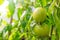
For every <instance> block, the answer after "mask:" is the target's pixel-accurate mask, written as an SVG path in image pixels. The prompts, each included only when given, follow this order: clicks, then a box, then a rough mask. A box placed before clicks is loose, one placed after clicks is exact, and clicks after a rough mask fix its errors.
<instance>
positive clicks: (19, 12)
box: [17, 8, 23, 19]
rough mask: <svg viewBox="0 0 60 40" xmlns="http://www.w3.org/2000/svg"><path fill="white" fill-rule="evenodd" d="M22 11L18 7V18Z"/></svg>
mask: <svg viewBox="0 0 60 40" xmlns="http://www.w3.org/2000/svg"><path fill="white" fill-rule="evenodd" d="M22 12H23V10H22V9H20V8H18V13H17V16H18V19H20V16H21V14H22Z"/></svg>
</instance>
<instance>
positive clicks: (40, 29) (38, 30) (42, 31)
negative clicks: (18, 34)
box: [34, 24, 49, 37]
mask: <svg viewBox="0 0 60 40" xmlns="http://www.w3.org/2000/svg"><path fill="white" fill-rule="evenodd" d="M34 33H35V35H37V36H38V37H48V36H49V27H48V25H47V24H43V25H36V26H35V27H34Z"/></svg>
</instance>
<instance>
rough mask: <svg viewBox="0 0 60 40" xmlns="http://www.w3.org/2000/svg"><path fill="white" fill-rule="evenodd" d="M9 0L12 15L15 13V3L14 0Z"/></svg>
mask: <svg viewBox="0 0 60 40" xmlns="http://www.w3.org/2000/svg"><path fill="white" fill-rule="evenodd" d="M8 1H9V11H10V12H11V16H12V15H13V14H14V11H15V4H14V2H13V0H8Z"/></svg>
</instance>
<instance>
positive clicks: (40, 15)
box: [32, 7, 46, 22]
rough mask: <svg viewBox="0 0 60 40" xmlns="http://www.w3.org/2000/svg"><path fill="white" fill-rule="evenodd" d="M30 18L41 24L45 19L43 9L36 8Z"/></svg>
mask: <svg viewBox="0 0 60 40" xmlns="http://www.w3.org/2000/svg"><path fill="white" fill-rule="evenodd" d="M32 16H33V19H34V20H35V21H36V22H43V21H44V20H45V18H46V10H45V8H42V7H38V8H36V9H35V11H34V12H33V14H32Z"/></svg>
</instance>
